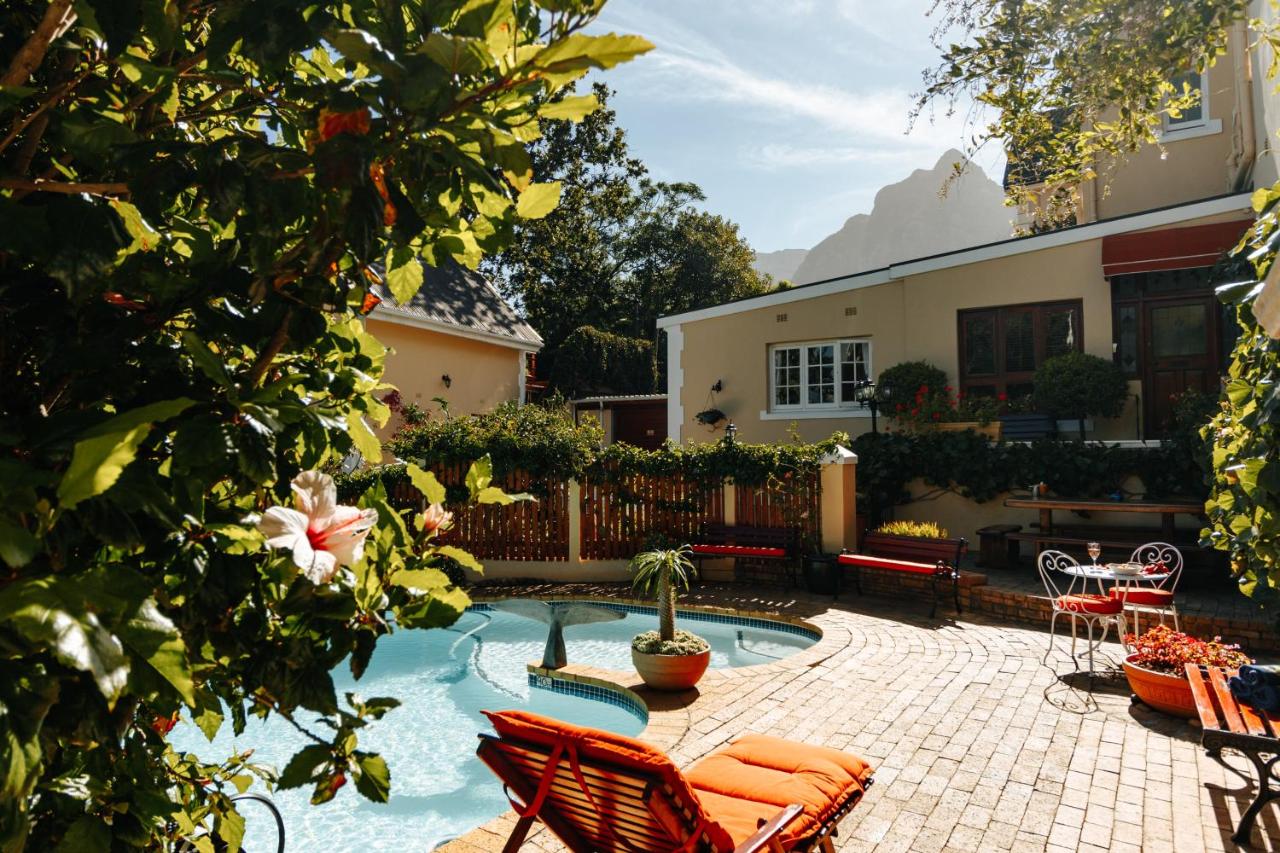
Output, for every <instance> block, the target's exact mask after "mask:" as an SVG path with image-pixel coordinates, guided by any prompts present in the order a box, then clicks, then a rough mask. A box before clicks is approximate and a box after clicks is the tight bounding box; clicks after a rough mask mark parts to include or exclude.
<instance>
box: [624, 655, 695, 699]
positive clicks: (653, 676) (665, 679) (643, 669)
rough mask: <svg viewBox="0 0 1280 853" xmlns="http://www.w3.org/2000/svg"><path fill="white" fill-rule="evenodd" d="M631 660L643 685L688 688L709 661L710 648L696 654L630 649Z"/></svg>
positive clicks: (669, 688) (663, 687)
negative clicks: (648, 652) (660, 652)
mask: <svg viewBox="0 0 1280 853" xmlns="http://www.w3.org/2000/svg"><path fill="white" fill-rule="evenodd" d="M631 662H632V663H633V664H635V667H636V672H638V673H640V678H641V679H643V680H644V683H645V685H647V686H648V687H652V688H653V689H654V690H688V689H689V688H690V687H693V686H694V685H695V684H697V683H698V680H699V679H701V678H702V674H703V673H704V672H706V671H707V666H708V665H709V664H710V663H711V649H707V650H706V651H704V652H698V653H697V654H696V655H650V654H646V653H644V652H638V651H636V650H635V649H632V650H631Z"/></svg>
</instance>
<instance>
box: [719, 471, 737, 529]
mask: <svg viewBox="0 0 1280 853" xmlns="http://www.w3.org/2000/svg"><path fill="white" fill-rule="evenodd" d="M721 494H722V495H724V523H725V524H730V525H732V524H737V523H738V487H737V485H736V484H735V483H734V482H733V481H732V480H730V481H729V482H727V483H725V484H724V488H723V489H721Z"/></svg>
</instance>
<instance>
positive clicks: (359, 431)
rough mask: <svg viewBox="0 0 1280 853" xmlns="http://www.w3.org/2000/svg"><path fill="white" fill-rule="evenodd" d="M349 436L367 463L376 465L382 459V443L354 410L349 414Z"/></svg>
mask: <svg viewBox="0 0 1280 853" xmlns="http://www.w3.org/2000/svg"><path fill="white" fill-rule="evenodd" d="M347 434H348V435H350V436H351V442H352V443H353V444H354V445H355V446H356V450H358V451H360V455H361V456H363V457H364V459H365V461H366V462H370V463H376V462H378V461H379V460H381V459H382V443H381V442H380V441H378V437H377V436H376V435H374V434H373V430H371V429H369V425H368V424H366V423H365V422H364V418H363V417H361V415H360V413H359V412H357V411H355V410H354V409H353V410H351V411H350V412H348V413H347Z"/></svg>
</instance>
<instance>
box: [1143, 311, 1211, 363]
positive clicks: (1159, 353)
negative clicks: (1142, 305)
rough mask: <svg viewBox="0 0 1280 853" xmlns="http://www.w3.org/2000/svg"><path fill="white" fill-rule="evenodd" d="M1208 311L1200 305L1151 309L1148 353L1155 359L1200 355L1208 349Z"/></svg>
mask: <svg viewBox="0 0 1280 853" xmlns="http://www.w3.org/2000/svg"><path fill="white" fill-rule="evenodd" d="M1207 315H1208V310H1207V309H1206V306H1205V305H1203V304H1200V305H1171V306H1169V307H1167V308H1152V309H1151V352H1152V354H1153V355H1154V356H1155V357H1156V358H1177V357H1179V356H1187V355H1203V354H1204V353H1206V352H1208V351H1209V334H1208V331H1209V323H1208V319H1209V318H1208V316H1207Z"/></svg>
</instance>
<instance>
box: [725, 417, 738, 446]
mask: <svg viewBox="0 0 1280 853" xmlns="http://www.w3.org/2000/svg"><path fill="white" fill-rule="evenodd" d="M737 435H738V427H737V426H735V425H734V423H733V421H729V425H728V426H726V427H725V428H724V440H725V441H726V442H728V443H729V444H733V442H734V440H735V439H736V437H737Z"/></svg>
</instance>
